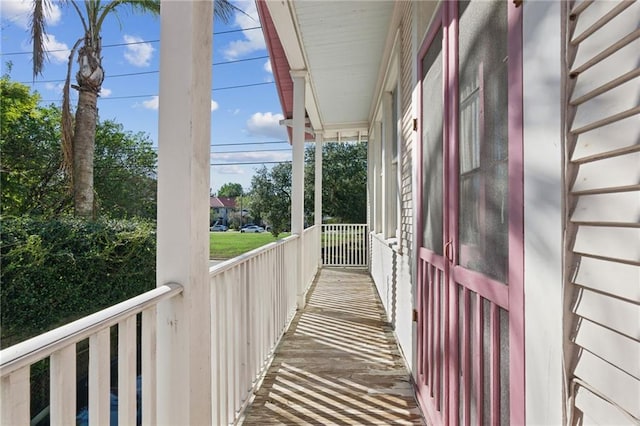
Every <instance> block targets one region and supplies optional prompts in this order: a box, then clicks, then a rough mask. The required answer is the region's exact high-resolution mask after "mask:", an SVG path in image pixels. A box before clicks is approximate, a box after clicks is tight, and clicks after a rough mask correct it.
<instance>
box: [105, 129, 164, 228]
mask: <svg viewBox="0 0 640 426" xmlns="http://www.w3.org/2000/svg"><path fill="white" fill-rule="evenodd" d="M157 157H158V156H157V154H156V151H155V150H154V149H153V144H152V142H151V140H150V139H149V137H148V136H147V135H146V134H144V133H141V132H139V133H132V132H129V131H125V130H124V128H123V126H122V124H120V123H116V122H115V121H112V120H107V121H104V122H99V123H98V128H97V131H96V153H95V177H96V183H95V192H96V197H97V202H98V204H99V205H100V208H101V210H102V211H104V212H105V213H106V214H107V215H108V216H109V217H112V218H124V217H132V216H139V217H145V218H149V219H153V218H155V217H156V206H157V204H156V192H157V191H156V189H157V185H156V184H157V181H156V165H157Z"/></svg>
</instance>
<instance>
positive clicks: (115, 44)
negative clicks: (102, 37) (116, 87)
mask: <svg viewBox="0 0 640 426" xmlns="http://www.w3.org/2000/svg"><path fill="white" fill-rule="evenodd" d="M260 28H262V27H261V26H257V27H249V28H241V29H237V30H227V31H214V32H213V35H221V34H229V33H239V32H243V31H250V30H257V29H260ZM159 42H160V39H157V40H141V41H131V42H127V43H112V44H103V45H102V47H103V48H105V47H107V48H108V47H121V46H131V45H134V44H144V43H159ZM68 50H69V49H51V50H45V51H44V53H54V52H66V51H68ZM32 53H33V52H8V53H1V52H0V56H15V55H31V54H32Z"/></svg>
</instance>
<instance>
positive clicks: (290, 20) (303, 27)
mask: <svg viewBox="0 0 640 426" xmlns="http://www.w3.org/2000/svg"><path fill="white" fill-rule="evenodd" d="M394 3H395V2H394V1H387V0H383V1H377V2H375V4H374V5H372V4H371V3H369V2H362V1H341V2H326V1H314V0H309V1H299V2H294V1H293V0H281V1H267V0H258V1H257V5H258V13H259V15H260V21H261V23H262V30H263V33H264V36H265V40H266V45H267V49H268V51H269V56H270V58H271V66H272V70H273V75H274V78H275V82H276V86H277V88H278V95H279V97H280V104H281V106H282V111H283V114H284V116H285V119H289V118H291V117H292V114H293V82H292V79H291V75H290V71H291V70H306V71H307V80H306V88H305V93H306V96H305V98H306V101H305V108H306V113H307V117H308V119H309V122H310V124H311V127H312V128H313V129H314V130H316V131H322V132H323V137H324V139H325V140H338V139H342V140H344V139H348V138H354V137H361V136H366V135H367V133H368V128H369V123H370V122H371V117H372V116H373V108H374V105H373V104H374V102H373V101H374V96H376V94H377V93H378V92H379V90H380V87H381V84H382V82H381V76H382V75H383V74H384V69H383V67H384V64H385V63H386V61H385V60H384V58H383V55H384V54H385V52H388V51H389V50H390V49H388V48H386V47H387V46H389V45H390V43H392V42H393V35H390V34H389V28H390V23H391V21H392V15H393V13H394Z"/></svg>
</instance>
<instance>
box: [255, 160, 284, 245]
mask: <svg viewBox="0 0 640 426" xmlns="http://www.w3.org/2000/svg"><path fill="white" fill-rule="evenodd" d="M248 204H249V209H250V210H251V212H252V215H253V216H254V219H255V217H256V216H261V217H262V218H263V219H264V220H265V221H266V222H267V223H268V224H269V225H270V226H271V233H272V234H273V235H274V236H275V237H277V236H278V235H279V234H280V232H282V231H284V230H286V229H289V226H290V223H291V164H290V163H282V164H278V165H276V166H274V167H273V168H272V169H271V170H269V169H267V167H266V166H262V168H260V169H258V170H257V171H256V174H255V175H254V176H253V178H252V179H251V195H250V198H249V202H248Z"/></svg>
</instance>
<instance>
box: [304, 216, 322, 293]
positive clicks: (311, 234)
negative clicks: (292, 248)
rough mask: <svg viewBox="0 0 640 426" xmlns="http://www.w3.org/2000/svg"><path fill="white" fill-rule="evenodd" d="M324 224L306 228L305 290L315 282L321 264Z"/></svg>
mask: <svg viewBox="0 0 640 426" xmlns="http://www.w3.org/2000/svg"><path fill="white" fill-rule="evenodd" d="M321 234H322V226H321V225H314V226H311V227H309V228H307V229H305V230H304V234H303V235H304V276H303V280H304V281H303V285H304V286H305V287H304V290H305V292H306V291H307V289H308V288H309V287H310V286H311V284H312V283H313V280H314V278H315V276H316V273H317V272H318V268H319V267H320V266H321V264H320V262H321V257H320V256H321V247H320V238H321V236H322V235H321Z"/></svg>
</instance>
